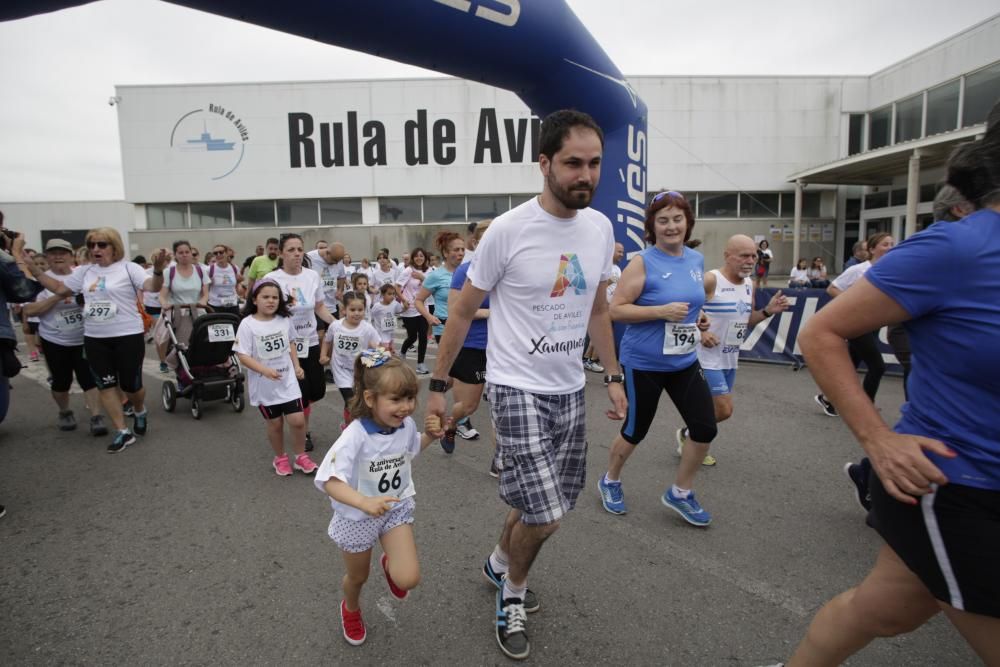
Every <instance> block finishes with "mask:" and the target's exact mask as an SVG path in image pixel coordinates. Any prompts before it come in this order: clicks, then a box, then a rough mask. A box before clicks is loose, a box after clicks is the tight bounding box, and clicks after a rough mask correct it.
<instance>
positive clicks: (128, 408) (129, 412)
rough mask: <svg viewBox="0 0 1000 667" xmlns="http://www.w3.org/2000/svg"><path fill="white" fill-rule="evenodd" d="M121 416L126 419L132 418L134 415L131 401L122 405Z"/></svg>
mask: <svg viewBox="0 0 1000 667" xmlns="http://www.w3.org/2000/svg"><path fill="white" fill-rule="evenodd" d="M122 414H123V415H125V416H126V417H132V416H134V415H135V408H133V407H132V402H131V401H125V402H124V403H122Z"/></svg>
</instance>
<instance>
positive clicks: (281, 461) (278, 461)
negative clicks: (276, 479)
mask: <svg viewBox="0 0 1000 667" xmlns="http://www.w3.org/2000/svg"><path fill="white" fill-rule="evenodd" d="M271 465H273V466H274V472H276V473H278V474H279V475H280V476H282V477H288V476H289V475H291V474H292V464H291V463H289V462H288V454H282V455H281V456H275V457H274V460H273V461H271Z"/></svg>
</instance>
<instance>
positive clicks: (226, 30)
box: [0, 0, 997, 202]
mask: <svg viewBox="0 0 1000 667" xmlns="http://www.w3.org/2000/svg"><path fill="white" fill-rule="evenodd" d="M545 1H549V0H522V2H545ZM568 2H569V5H570V6H571V7H572V8H573V10H574V11H575V12H576V13H577V15H578V16H579V17H580V19H581V20H582V21H583V23H584V25H586V26H587V27H588V28H589V29H590V31H591V33H592V34H593V35H594V36H595V37H596V39H597V41H598V42H599V43H600V44H601V45H602V46H603V47H604V50H605V51H607V53H608V54H609V55H610V56H611V59H612V60H613V61H614V62H615V63H616V64H617V65H618V67H619V69H621V70H622V72H624V73H625V74H627V75H629V74H761V75H775V74H871V73H873V72H875V71H877V70H879V69H882V68H883V67H886V66H887V65H891V64H892V63H895V62H897V61H899V60H901V59H903V58H905V57H907V56H909V55H911V54H913V53H915V52H917V51H919V50H921V49H924V48H926V47H928V46H931V45H932V44H935V43H937V42H939V41H941V40H943V39H945V38H947V37H949V36H951V35H953V34H955V33H957V32H959V31H961V30H963V29H964V28H967V27H969V26H971V25H974V24H976V23H979V22H980V21H983V20H985V19H987V18H989V17H990V16H992V15H994V14H996V13H997V3H996V0H951V1H950V2H947V3H944V2H941V0H934V1H930V0H840V1H839V2H824V3H819V2H802V1H801V0H795V1H791V0H768V1H767V2H747V1H746V0H714V1H713V0H701V1H700V2H692V1H691V0H675V1H673V2H671V1H667V0H621V1H620V2H610V1H609V0H568ZM435 75H436V74H435V73H433V72H428V71H426V70H421V69H418V68H415V67H410V66H407V65H402V64H399V63H396V62H393V61H388V60H381V59H379V58H375V57H372V56H367V55H364V54H359V53H356V52H353V51H347V50H344V49H340V48H337V47H334V46H328V45H325V44H319V43H317V42H312V41H309V40H306V39H302V38H299V37H292V36H289V35H284V34H282V33H279V32H274V31H271V30H266V29H263V28H258V27H255V26H251V25H247V24H244V23H240V22H237V21H231V20H229V19H223V18H218V17H215V16H212V15H209V14H203V13H200V12H196V11H193V10H189V9H185V8H182V7H177V6H175V5H169V4H166V3H161V2H158V1H156V0H103V1H102V2H96V3H93V4H90V5H84V6H82V7H77V8H74V9H68V10H64V11H61V12H56V13H53V14H44V15H40V16H35V17H32V18H28V19H22V20H19V21H10V22H7V23H0V90H2V91H3V97H4V102H3V104H2V106H0V147H2V149H0V174H2V177H0V202H2V201H7V202H14V201H65V200H77V199H87V200H94V199H121V198H122V176H121V159H120V150H119V144H118V125H117V113H116V111H115V110H114V109H113V108H112V107H110V106H109V105H108V98H109V97H110V96H111V95H113V94H114V87H115V85H120V84H161V83H196V82H238V81H283V80H324V79H345V78H353V79H358V78H386V77H410V76H414V77H416V76H435Z"/></svg>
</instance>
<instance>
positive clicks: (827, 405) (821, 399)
mask: <svg viewBox="0 0 1000 667" xmlns="http://www.w3.org/2000/svg"><path fill="white" fill-rule="evenodd" d="M813 398H814V399H816V402H817V403H819V407H821V408H823V414H825V415H826V416H827V417H839V416H840V415H838V414H837V408H835V407H833V403H831V402H830V401H828V400H826V396H824V395H823V394H816V395H815V396H813Z"/></svg>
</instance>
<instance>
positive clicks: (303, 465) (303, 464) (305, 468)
mask: <svg viewBox="0 0 1000 667" xmlns="http://www.w3.org/2000/svg"><path fill="white" fill-rule="evenodd" d="M286 458H287V457H286ZM292 467H293V468H295V469H296V470H300V471H302V472H304V473H305V474H307V475H311V474H313V473H314V472H316V468H318V467H319V466H318V465H316V462H315V461H313V460H312V459H311V458H309V455H308V454H304V453H303V454H299V455H298V456H296V457H295V463H293V464H292Z"/></svg>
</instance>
